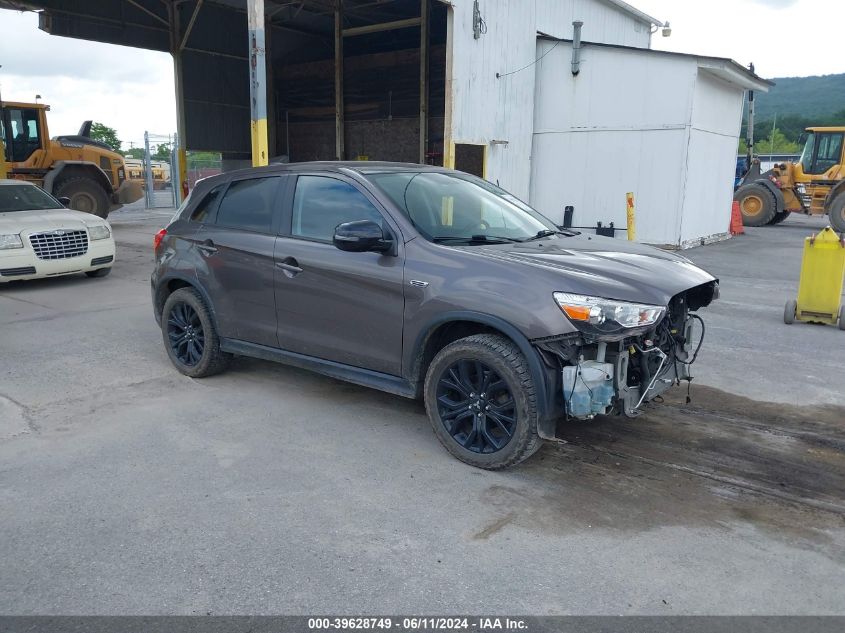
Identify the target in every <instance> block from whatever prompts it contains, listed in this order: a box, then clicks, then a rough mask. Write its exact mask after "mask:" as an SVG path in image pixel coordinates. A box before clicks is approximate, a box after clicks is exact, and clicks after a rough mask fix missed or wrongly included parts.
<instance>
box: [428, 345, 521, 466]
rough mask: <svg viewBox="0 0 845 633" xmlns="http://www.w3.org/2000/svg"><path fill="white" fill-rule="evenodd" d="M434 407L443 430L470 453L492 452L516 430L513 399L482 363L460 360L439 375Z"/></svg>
mask: <svg viewBox="0 0 845 633" xmlns="http://www.w3.org/2000/svg"><path fill="white" fill-rule="evenodd" d="M437 409H438V413H439V414H440V420H441V421H442V422H443V426H444V427H445V429H446V432H447V433H449V435H451V436H452V438H453V439H454V440H455V441H456V442H457V443H458V444H460V445H461V446H463V447H464V448H465V449H466V450H468V451H472V452H473V453H482V454H483V453H495V452H498V451H500V450H502V449H503V448H504V447H505V446H507V444H508V442H510V441H511V439H512V438H513V436H514V432H515V431H516V421H517V410H516V401H515V400H514V397H513V394H512V393H511V390H510V387H508V384H507V382H505V380H504V379H502V377H501V376H500V375H499V374H498V373H497V372H496V370H495V369H493V368H491V367H489V366H488V365H486V364H485V363H483V362H482V361H480V360H476V359H465V358H464V359H460V360H458V361H457V362H455V363H453V364H451V365H450V366H449V367H448V368H446V370H445V371H443V373H442V374H441V375H440V380H439V381H438V383H437Z"/></svg>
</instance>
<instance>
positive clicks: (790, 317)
mask: <svg viewBox="0 0 845 633" xmlns="http://www.w3.org/2000/svg"><path fill="white" fill-rule="evenodd" d="M797 312H798V302H797V301H795V299H790V300H789V301H787V302H786V306H785V307H784V308H783V322H784V323H786V324H787V325H792V324H793V323H795V315H796V313H797Z"/></svg>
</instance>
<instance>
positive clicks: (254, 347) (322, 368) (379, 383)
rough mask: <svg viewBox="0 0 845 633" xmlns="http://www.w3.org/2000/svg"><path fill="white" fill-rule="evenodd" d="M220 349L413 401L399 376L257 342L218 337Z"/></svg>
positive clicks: (408, 384) (411, 389)
mask: <svg viewBox="0 0 845 633" xmlns="http://www.w3.org/2000/svg"><path fill="white" fill-rule="evenodd" d="M220 349H221V350H222V351H224V352H229V353H230V354H238V355H240V356H250V357H252V358H260V359H262V360H270V361H273V362H276V363H282V364H283V365H291V366H292V367H299V368H301V369H308V370H310V371H313V372H316V373H318V374H323V375H324V376H330V377H331V378H338V379H339V380H345V381H346V382H351V383H354V384H356V385H361V386H363V387H370V388H372V389H378V390H379V391H386V392H387V393H392V394H394V395H397V396H402V397H404V398H412V399H413V398H414V397H415V390H414V388H413V386H412V385H411V384H410V383H409V382H408V381H407V380H405V379H404V378H400V377H398V376H391V375H390V374H382V373H381V372H377V371H370V370H369V369H361V368H360V367H353V366H352V365H344V364H342V363H335V362H333V361H330V360H323V359H322V358H315V357H313V356H306V355H305V354H297V353H296V352H288V351H286V350H283V349H277V348H275V347H267V346H266V345H258V344H257V343H248V342H246V341H239V340H237V339H231V338H221V339H220Z"/></svg>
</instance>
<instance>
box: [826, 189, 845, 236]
mask: <svg viewBox="0 0 845 633" xmlns="http://www.w3.org/2000/svg"><path fill="white" fill-rule="evenodd" d="M827 212H828V215H829V216H830V225H831V226H832V227H833V228H834V229H836V231H837V232H838V233H845V192H843V193H840V194H839V195H838V196H836V197H835V198H834V199H833V200H832V201H831V203H830V207H828V210H827Z"/></svg>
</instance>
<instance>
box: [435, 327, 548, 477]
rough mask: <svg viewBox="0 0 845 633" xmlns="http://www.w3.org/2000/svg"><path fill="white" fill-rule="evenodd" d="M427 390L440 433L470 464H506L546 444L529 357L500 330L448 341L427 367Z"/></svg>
mask: <svg viewBox="0 0 845 633" xmlns="http://www.w3.org/2000/svg"><path fill="white" fill-rule="evenodd" d="M423 393H424V395H425V407H426V411H427V412H428V418H429V420H430V422H431V425H432V427H433V429H434V433H435V435H436V436H437V439H438V440H440V443H441V444H443V446H444V447H445V448H446V450H447V451H449V452H450V453H451V454H452V455H454V456H455V457H457V458H458V459H459V460H461V461H462V462H465V463H467V464H470V465H471V466H475V467H477V468H484V469H487V470H500V469H503V468H508V467H509V466H513V465H515V464H518V463H519V462H521V461H523V460H525V459H527V458H528V457H530V456H531V455H533V454H534V453H535V452H536V451H537V449H539V448H540V446H541V444H542V440H541V439H540V436H539V435H538V434H537V422H538V413H537V396H536V391H535V387H534V381H533V379H532V377H531V372H530V371H529V369H528V363H527V362H526V360H525V357H524V356H523V355H522V352H521V351H520V350H519V348H518V347H517V346H516V345H514V344H513V342H511V341H510V340H508V339H506V338H504V337H502V336H497V335H495V334H476V335H473V336H468V337H466V338H462V339H459V340H457V341H455V342H453V343H450V344H449V345H447V346H446V347H444V348H443V349H442V350H440V352H438V354H437V356H435V357H434V360H433V361H432V362H431V365H430V366H429V368H428V372H427V373H426V377H425V387H424V392H423Z"/></svg>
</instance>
